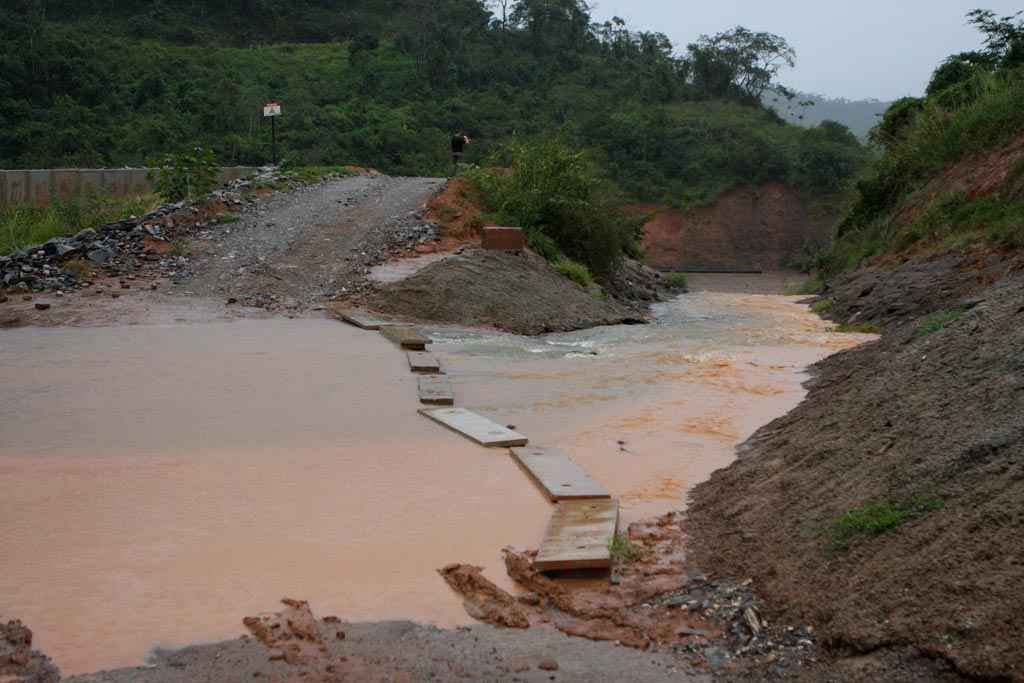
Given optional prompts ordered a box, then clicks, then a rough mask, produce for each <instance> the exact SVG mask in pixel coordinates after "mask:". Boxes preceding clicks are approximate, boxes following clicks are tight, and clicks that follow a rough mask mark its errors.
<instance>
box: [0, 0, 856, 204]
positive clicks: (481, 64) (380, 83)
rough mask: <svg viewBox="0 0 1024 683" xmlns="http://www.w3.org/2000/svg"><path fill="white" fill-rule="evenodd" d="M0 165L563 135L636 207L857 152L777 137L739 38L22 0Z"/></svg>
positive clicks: (3, 12)
mask: <svg viewBox="0 0 1024 683" xmlns="http://www.w3.org/2000/svg"><path fill="white" fill-rule="evenodd" d="M0 39H2V40H3V42H4V45H5V48H4V50H3V53H2V55H0V166H2V167H20V168H25V167H51V166H119V165H128V164H140V163H142V162H143V161H144V160H145V159H146V158H147V157H149V156H151V155H155V154H161V153H165V152H173V151H175V150H177V149H180V148H183V147H186V146H195V145H204V146H209V147H211V148H213V149H214V151H215V152H216V154H217V158H218V161H219V162H221V163H224V164H236V163H237V164H256V163H263V162H266V161H268V160H269V157H270V149H269V146H270V135H269V129H268V124H267V123H266V121H265V120H264V119H263V118H262V115H261V106H262V104H263V102H265V101H266V100H269V99H277V100H280V101H281V102H282V103H283V105H284V116H283V117H282V118H281V120H280V121H279V124H280V138H281V145H282V147H283V150H284V153H283V156H284V158H285V160H286V161H287V162H290V163H295V164H323V163H356V164H363V165H368V166H374V167H377V168H380V169H381V170H384V171H386V172H390V173H400V174H438V173H444V172H446V170H447V169H448V167H449V163H450V162H449V159H448V150H447V141H448V139H449V137H450V135H451V134H452V132H453V131H454V130H456V129H464V130H465V131H466V132H467V133H468V134H469V135H470V136H472V137H473V138H474V141H475V144H473V145H472V146H471V147H470V148H469V155H468V158H469V160H470V161H479V160H482V159H484V158H486V157H487V156H488V155H489V154H490V153H491V152H492V151H494V150H495V149H496V148H497V146H499V145H500V144H503V143H505V142H507V141H509V140H510V139H512V138H513V137H514V136H517V135H518V136H527V137H529V136H536V135H538V134H542V133H547V132H553V133H558V134H559V135H561V136H562V137H563V138H564V139H565V140H567V141H568V143H569V144H571V145H573V146H575V147H578V148H582V149H586V150H587V151H588V152H589V153H591V155H592V156H593V157H594V158H595V160H597V162H598V163H599V164H600V165H601V166H602V167H603V168H605V169H606V170H607V171H608V173H609V174H610V176H611V177H612V178H614V179H615V180H616V181H617V184H618V185H619V186H620V187H621V188H622V189H623V190H624V191H625V192H626V193H627V194H629V195H631V196H633V197H637V198H643V199H652V200H664V201H669V202H672V203H676V204H687V203H693V202H702V201H707V200H709V199H712V198H714V197H715V196H716V195H717V194H718V193H719V192H721V191H723V190H725V189H728V188H729V187H732V186H735V185H738V184H743V183H756V182H759V181H765V180H783V181H786V182H789V183H790V184H792V185H794V186H797V187H799V188H802V189H805V190H808V191H812V192H816V193H821V192H825V193H828V192H832V191H835V190H837V189H839V188H840V187H841V186H842V185H843V184H844V182H845V181H846V180H847V179H848V178H850V177H851V175H852V174H854V173H855V171H856V170H857V168H858V166H859V164H860V163H861V161H862V160H863V157H864V150H863V148H862V147H861V146H860V145H859V144H858V142H857V140H856V139H855V137H854V136H853V135H852V134H851V133H850V132H849V131H848V130H847V129H846V128H845V127H844V126H842V125H838V124H834V123H831V122H825V123H823V124H822V125H820V126H817V127H814V128H811V129H807V128H801V127H797V126H792V125H788V124H787V123H785V122H784V121H783V120H782V119H781V118H780V117H779V116H778V115H777V114H776V113H775V112H773V111H771V110H770V109H768V108H766V107H765V106H764V105H763V104H762V97H763V96H764V95H765V93H767V92H769V91H772V92H784V90H782V89H780V88H779V86H778V84H777V82H776V78H777V74H778V70H779V68H780V67H781V66H784V65H786V64H792V63H793V61H794V59H795V57H796V55H795V53H794V52H793V50H792V49H791V48H790V46H789V45H788V44H787V43H786V41H785V40H784V39H783V38H781V37H779V36H774V35H771V34H765V33H754V32H751V31H748V30H746V29H742V28H737V29H734V30H731V31H728V32H725V33H722V34H719V35H717V36H702V37H699V38H697V37H695V41H694V43H693V44H691V45H689V46H687V48H686V49H685V50H677V49H676V48H675V47H674V46H673V45H672V44H671V43H670V42H669V40H668V39H667V38H666V37H665V36H664V35H662V34H660V33H645V32H635V31H631V30H630V29H629V28H628V26H627V25H626V23H625V22H624V21H622V20H619V19H615V20H612V21H609V22H605V23H595V22H594V21H593V20H592V17H591V15H590V13H589V8H588V6H587V4H586V3H585V2H583V1H582V0H497V1H496V2H495V1H492V2H488V3H485V2H482V1H481V0H359V1H356V0H96V1H95V2H89V3H82V2H79V1H78V0H12V1H11V2H8V3H4V5H3V6H2V7H0Z"/></svg>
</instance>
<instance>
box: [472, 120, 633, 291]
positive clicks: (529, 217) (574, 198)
mask: <svg viewBox="0 0 1024 683" xmlns="http://www.w3.org/2000/svg"><path fill="white" fill-rule="evenodd" d="M489 163H490V165H492V166H507V167H508V171H507V172H506V171H504V170H501V171H493V170H492V171H487V170H480V169H474V170H471V171H469V172H468V174H467V175H469V177H470V178H471V180H472V181H473V182H474V183H475V184H476V186H477V187H479V188H480V190H481V194H482V198H483V201H484V204H485V206H486V208H487V209H488V211H490V212H491V213H492V214H493V215H494V216H495V217H496V218H497V219H498V220H500V221H501V222H503V223H505V224H507V225H518V226H520V227H523V228H525V229H526V230H528V231H529V232H530V233H531V236H532V237H533V242H532V243H533V244H539V245H540V248H539V249H538V251H540V252H541V253H542V254H544V255H545V257H546V258H551V257H552V256H553V255H554V251H553V250H552V249H551V245H550V244H549V243H547V242H543V241H542V240H541V239H540V238H538V237H536V234H538V233H539V234H542V235H544V236H546V237H547V238H550V240H551V241H552V242H554V244H555V245H556V246H557V248H558V251H559V252H561V253H562V254H565V256H567V257H568V258H570V259H572V260H574V261H577V262H579V263H582V264H583V265H585V266H587V268H588V269H589V270H590V271H591V272H593V273H594V274H596V275H597V276H598V277H601V278H606V277H609V276H610V275H611V274H612V273H613V272H614V271H615V270H616V269H617V267H618V265H619V263H620V261H621V259H622V257H623V254H624V252H625V251H626V249H627V248H628V247H629V245H630V244H631V243H632V242H633V241H634V240H635V239H636V235H637V233H638V231H639V230H640V227H641V226H640V224H639V221H638V220H634V219H631V218H630V217H628V216H627V215H626V214H625V212H624V211H623V210H622V208H621V205H622V200H621V197H620V196H619V194H618V192H617V191H616V190H615V188H614V187H613V186H612V185H611V184H610V183H609V182H608V181H607V179H606V178H605V177H604V176H603V175H602V174H601V172H600V171H599V170H598V167H597V166H596V165H595V163H594V162H593V161H591V160H590V159H589V158H588V156H587V155H586V154H585V153H584V152H581V151H578V150H574V149H572V148H571V147H569V145H567V144H566V143H565V141H564V140H562V139H561V138H558V137H547V138H540V139H537V140H531V141H524V140H521V139H519V138H516V139H514V140H513V141H512V142H510V143H508V144H507V145H505V146H503V147H502V148H500V149H499V150H498V152H497V153H496V154H495V155H494V156H493V157H492V158H491V160H490V162H489Z"/></svg>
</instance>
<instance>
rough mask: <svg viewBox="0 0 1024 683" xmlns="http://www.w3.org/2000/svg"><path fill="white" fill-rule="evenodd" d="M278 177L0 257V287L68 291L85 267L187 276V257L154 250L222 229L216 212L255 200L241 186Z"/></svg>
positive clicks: (273, 173) (272, 174)
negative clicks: (148, 271) (151, 271)
mask: <svg viewBox="0 0 1024 683" xmlns="http://www.w3.org/2000/svg"><path fill="white" fill-rule="evenodd" d="M282 178H283V176H282V174H281V172H280V171H279V170H278V169H276V168H273V167H267V168H264V169H261V170H260V172H259V174H257V176H255V177H254V178H252V179H245V180H235V181H233V182H231V183H229V184H228V185H227V186H226V187H224V188H221V189H217V190H214V191H213V192H211V193H210V194H209V195H208V196H207V197H206V198H205V199H203V200H202V201H199V202H196V203H194V204H186V203H184V202H176V203H169V204H164V205H162V206H159V207H157V208H156V209H154V210H153V211H150V212H149V213H147V214H145V215H143V216H137V217H135V216H133V217H131V218H128V219H126V220H122V221H117V222H114V223H109V224H106V225H101V226H97V227H95V228H86V229H84V230H81V231H80V232H78V233H76V234H74V235H70V236H65V237H54V238H52V239H50V240H48V241H47V242H46V243H44V244H38V245H32V246H28V247H25V248H23V249H19V250H18V251H16V252H14V253H11V254H8V255H5V256H0V286H3V287H7V288H10V289H20V290H22V291H35V292H42V291H45V290H60V291H64V292H67V291H73V290H76V289H80V288H81V287H82V286H83V283H84V282H85V281H87V280H88V276H87V275H86V273H87V272H88V271H89V270H90V269H96V270H98V271H102V272H104V273H106V274H108V275H110V276H114V277H120V276H123V275H125V274H127V273H131V272H135V271H138V270H140V269H142V268H144V267H147V268H150V269H154V268H155V269H156V270H159V271H161V272H162V273H163V274H165V275H167V276H169V277H171V278H174V279H177V280H184V279H187V278H188V277H189V275H190V268H189V267H190V264H191V259H190V258H189V257H188V256H186V255H178V256H173V257H171V258H163V259H161V258H159V256H158V255H159V254H166V253H168V252H173V251H174V249H175V247H174V244H175V241H176V240H179V239H182V238H186V237H189V236H191V235H193V234H195V233H197V232H206V233H210V232H214V231H218V230H223V229H225V228H224V227H223V226H221V225H219V224H218V219H217V216H218V215H219V214H221V213H223V212H224V211H227V210H231V211H246V210H248V209H250V207H251V205H252V204H253V202H254V199H253V198H252V197H251V196H246V195H245V194H243V192H244V191H245V190H247V189H250V188H253V187H256V186H257V185H258V184H261V183H263V184H266V183H273V182H275V181H278V180H281V179H282ZM228 229H230V228H228Z"/></svg>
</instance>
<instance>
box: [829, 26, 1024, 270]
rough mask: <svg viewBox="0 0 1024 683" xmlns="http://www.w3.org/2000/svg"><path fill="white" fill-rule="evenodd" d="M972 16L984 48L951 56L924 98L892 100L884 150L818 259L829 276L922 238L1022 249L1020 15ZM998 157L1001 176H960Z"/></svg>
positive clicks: (879, 135)
mask: <svg viewBox="0 0 1024 683" xmlns="http://www.w3.org/2000/svg"><path fill="white" fill-rule="evenodd" d="M969 18H970V21H971V23H972V24H974V25H975V26H976V27H977V28H978V29H979V30H981V31H982V33H983V34H984V36H985V45H986V47H985V49H984V50H982V51H979V52H972V53H961V54H958V55H953V56H952V57H950V58H949V59H947V60H946V61H945V62H944V63H943V64H942V65H940V66H939V68H938V69H937V70H936V71H935V75H934V76H933V78H932V82H931V84H930V85H929V87H928V93H927V96H926V97H925V98H920V99H918V98H905V99H903V100H899V101H897V102H895V103H894V104H893V106H892V107H890V109H889V110H888V111H887V112H886V114H885V117H884V118H883V120H882V122H881V123H880V124H879V126H878V127H877V128H875V130H874V131H872V139H873V140H874V142H875V143H876V144H877V145H879V146H880V147H881V148H882V149H883V151H884V153H883V155H882V156H881V157H880V158H879V160H878V161H877V162H876V163H875V164H874V166H873V168H871V170H870V173H869V174H868V176H867V177H866V178H865V179H863V180H862V181H861V182H860V183H858V186H857V189H858V193H859V197H858V199H857V201H856V203H855V205H854V206H853V209H852V210H851V212H850V214H849V215H848V216H847V217H846V219H845V220H844V221H843V222H842V224H841V225H840V226H839V229H838V233H837V238H836V243H835V245H834V246H833V247H832V249H831V250H830V251H829V252H828V253H826V254H823V255H822V257H821V259H820V261H819V263H818V266H819V268H820V269H821V270H822V271H823V272H824V273H825V274H834V273H837V272H840V271H842V270H845V269H850V268H854V267H856V266H858V265H859V264H861V263H862V262H864V260H865V259H868V258H870V257H872V256H876V255H879V254H884V253H887V252H893V251H902V250H906V249H908V248H911V247H914V246H916V245H918V244H919V243H922V242H926V243H929V244H932V245H935V246H940V247H945V248H949V247H954V248H956V247H963V246H965V245H968V244H971V243H974V242H978V241H980V240H985V241H988V242H990V243H993V244H995V245H997V246H1007V247H1024V220H1021V219H1020V216H1021V213H1020V208H1021V200H1024V183H1022V179H1024V178H1022V177H1024V160H1022V159H1021V158H1020V155H1016V154H1014V153H1013V150H1015V149H1016V148H1017V147H1019V145H1017V144H1015V141H1016V140H1017V139H1019V138H1020V137H1021V136H1022V135H1024V22H1021V21H1019V20H1018V19H1017V18H1016V17H997V16H996V15H994V14H993V13H991V12H988V11H983V10H977V11H975V12H972V13H971V14H970V15H969ZM992 156H995V157H999V158H1001V159H1002V162H1003V164H1002V165H1003V168H1001V169H997V171H998V181H997V182H995V183H987V184H986V183H981V184H978V183H975V184H974V185H973V186H972V185H971V184H970V183H963V182H957V180H958V178H957V176H964V175H975V176H980V175H981V172H982V171H983V170H985V169H986V167H987V166H990V165H991V164H990V161H991V158H990V157H992ZM986 157H989V158H986ZM958 166H959V168H958ZM972 169H973V170H972ZM943 181H944V182H943ZM911 207H912V209H913V210H908V209H909V208H911Z"/></svg>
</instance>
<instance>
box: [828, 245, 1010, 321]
mask: <svg viewBox="0 0 1024 683" xmlns="http://www.w3.org/2000/svg"><path fill="white" fill-rule="evenodd" d="M1022 268H1024V254H1018V255H1017V256H1016V257H1010V258H1008V257H1007V255H1006V254H1002V253H994V252H978V253H965V254H934V255H931V256H927V257H924V258H919V259H913V260H911V261H908V262H906V263H904V264H902V265H900V266H899V267H893V264H891V263H887V262H882V263H880V264H878V265H874V266H869V267H865V268H861V269H859V270H856V271H854V272H852V273H847V274H844V275H841V276H839V277H838V278H836V280H835V281H834V282H831V283H829V284H828V285H827V287H826V289H825V292H824V293H823V294H822V295H821V297H819V298H818V299H817V300H822V299H828V300H829V302H830V308H829V310H828V312H827V313H826V317H828V318H830V319H833V320H836V321H839V322H844V323H851V324H852V323H859V322H861V323H863V322H872V323H877V324H881V325H882V326H886V325H889V324H892V323H899V322H900V321H903V320H906V319H908V318H914V317H917V316H921V315H926V314H929V313H933V312H935V311H938V310H942V309H947V308H952V307H954V306H958V305H962V304H964V303H968V302H970V301H971V300H972V299H973V298H976V297H977V295H978V294H979V293H980V292H982V291H984V290H985V289H986V288H988V287H989V286H991V285H992V283H994V282H996V281H998V280H1000V279H1002V278H1003V277H1005V276H1006V275H1007V274H1009V273H1013V272H1016V271H1019V270H1021V269H1022Z"/></svg>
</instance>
